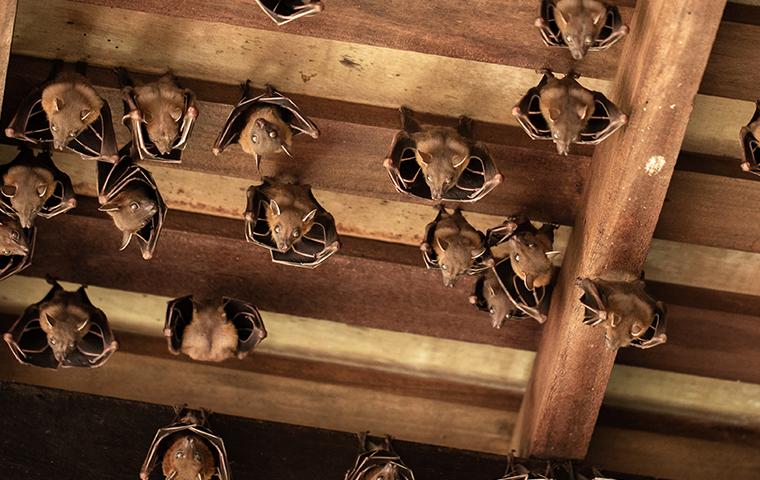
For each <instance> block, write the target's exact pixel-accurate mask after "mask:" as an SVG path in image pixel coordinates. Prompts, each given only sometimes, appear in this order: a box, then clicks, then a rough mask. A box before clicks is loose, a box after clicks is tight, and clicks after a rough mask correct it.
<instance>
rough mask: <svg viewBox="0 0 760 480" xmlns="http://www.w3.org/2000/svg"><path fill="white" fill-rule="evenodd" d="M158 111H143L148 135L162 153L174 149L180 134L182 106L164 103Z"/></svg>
mask: <svg viewBox="0 0 760 480" xmlns="http://www.w3.org/2000/svg"><path fill="white" fill-rule="evenodd" d="M162 107H163V108H160V109H159V110H158V111H157V112H155V113H152V112H150V111H145V112H143V120H144V121H145V127H146V129H147V130H148V136H149V137H150V140H151V141H152V142H153V145H155V146H156V148H157V149H158V151H159V152H160V153H161V154H162V155H166V154H168V153H169V152H171V151H172V149H173V147H174V142H175V140H176V139H177V135H178V134H179V121H180V119H181V118H182V108H181V107H179V106H177V105H168V104H167V105H163V106H162Z"/></svg>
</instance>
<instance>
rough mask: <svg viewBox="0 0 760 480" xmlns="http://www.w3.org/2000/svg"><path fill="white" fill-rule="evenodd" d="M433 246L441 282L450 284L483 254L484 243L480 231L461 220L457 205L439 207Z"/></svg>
mask: <svg viewBox="0 0 760 480" xmlns="http://www.w3.org/2000/svg"><path fill="white" fill-rule="evenodd" d="M433 250H434V251H435V254H436V257H437V258H438V266H439V267H440V268H441V274H442V275H443V284H444V285H446V286H447V287H453V286H454V285H455V284H456V281H457V280H458V279H459V277H461V276H462V275H465V274H466V273H467V271H468V270H469V269H470V267H472V265H473V261H474V260H475V259H476V258H477V257H479V256H480V255H483V253H484V251H485V247H484V246H483V239H482V237H481V235H480V233H479V232H478V231H477V230H475V228H473V227H472V225H470V224H469V223H467V220H465V218H464V216H463V215H462V211H461V210H460V209H458V208H457V209H456V210H454V213H451V214H450V213H448V212H447V211H445V209H444V210H443V213H442V216H441V219H440V220H439V221H438V224H437V225H436V228H435V232H434V234H433Z"/></svg>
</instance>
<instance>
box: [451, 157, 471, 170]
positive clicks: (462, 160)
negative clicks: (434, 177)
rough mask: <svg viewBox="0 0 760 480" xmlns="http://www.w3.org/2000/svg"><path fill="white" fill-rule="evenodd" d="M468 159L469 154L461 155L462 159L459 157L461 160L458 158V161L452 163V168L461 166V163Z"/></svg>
mask: <svg viewBox="0 0 760 480" xmlns="http://www.w3.org/2000/svg"><path fill="white" fill-rule="evenodd" d="M469 159H470V156H469V155H464V156H462V159H461V160H459V161H458V162H456V163H455V164H454V168H459V167H461V166H462V164H463V163H464V162H466V161H467V160H469Z"/></svg>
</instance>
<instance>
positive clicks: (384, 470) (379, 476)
mask: <svg viewBox="0 0 760 480" xmlns="http://www.w3.org/2000/svg"><path fill="white" fill-rule="evenodd" d="M356 480H401V477H400V476H399V473H398V466H397V465H396V464H394V463H388V464H386V465H385V466H381V465H378V466H375V467H372V468H370V469H369V470H367V472H366V473H364V474H363V475H361V476H359V477H358V478H357V479H356Z"/></svg>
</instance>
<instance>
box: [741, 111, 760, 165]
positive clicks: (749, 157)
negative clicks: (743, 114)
mask: <svg viewBox="0 0 760 480" xmlns="http://www.w3.org/2000/svg"><path fill="white" fill-rule="evenodd" d="M739 138H740V140H741V144H742V163H741V168H742V170H744V171H745V172H750V173H754V174H755V175H760V152H758V150H760V141H759V140H758V138H760V100H756V101H755V114H754V115H752V119H751V120H750V121H749V123H748V124H747V125H746V126H744V127H742V128H741V130H740V132H739Z"/></svg>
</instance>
